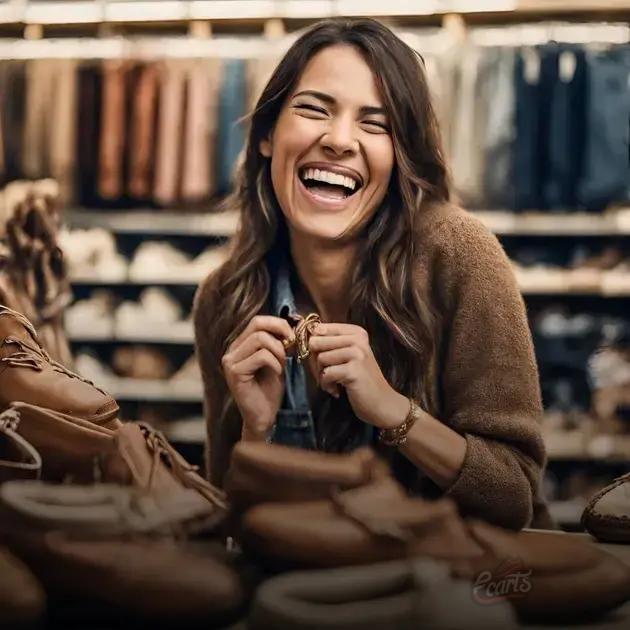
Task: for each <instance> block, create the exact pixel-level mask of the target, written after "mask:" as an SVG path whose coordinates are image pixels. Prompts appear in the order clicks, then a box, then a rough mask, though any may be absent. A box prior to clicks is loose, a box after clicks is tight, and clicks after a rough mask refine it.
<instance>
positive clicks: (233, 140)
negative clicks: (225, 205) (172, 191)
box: [217, 59, 247, 194]
mask: <svg viewBox="0 0 630 630" xmlns="http://www.w3.org/2000/svg"><path fill="white" fill-rule="evenodd" d="M246 106H247V85H246V64H245V61H243V60H242V59H229V60H228V61H226V63H225V66H224V68H223V84H222V86H221V93H220V96H219V130H218V147H217V162H218V164H217V168H218V172H217V192H218V193H219V194H226V193H228V192H229V191H230V190H231V188H232V176H233V174H234V167H235V165H236V162H237V160H238V156H239V153H240V152H241V150H242V149H243V146H244V144H245V130H244V128H243V125H242V124H240V123H238V120H239V119H240V118H241V117H242V116H244V115H245V114H246Z"/></svg>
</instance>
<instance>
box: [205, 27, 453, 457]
mask: <svg viewBox="0 0 630 630" xmlns="http://www.w3.org/2000/svg"><path fill="white" fill-rule="evenodd" d="M337 44H347V45H350V46H353V47H354V48H355V49H356V50H358V51H359V52H360V53H361V54H362V55H363V57H364V59H365V60H366V62H367V64H368V65H369V67H370V68H371V69H372V71H373V73H374V76H375V79H376V81H377V85H378V87H379V90H380V93H381V97H382V99H383V102H384V106H385V108H386V111H387V114H388V118H389V121H390V126H391V133H392V139H393V144H394V151H395V166H394V172H393V173H392V177H391V179H390V185H389V189H388V191H387V194H386V196H385V198H384V200H383V203H382V204H381V206H380V207H379V209H378V210H377V211H376V212H375V214H374V216H373V217H372V218H371V220H370V222H369V223H368V225H367V226H366V228H365V229H364V233H363V234H362V235H361V243H360V250H359V259H358V260H359V262H358V265H357V268H356V271H355V274H354V278H353V282H352V295H351V307H350V321H351V322H353V323H355V324H358V325H360V326H363V327H365V328H366V329H367V331H368V333H369V334H370V339H371V342H372V346H373V349H374V352H375V356H376V358H377V360H378V362H379V365H380V367H381V369H382V371H383V374H384V375H385V377H386V378H387V380H388V382H389V383H390V384H391V385H392V387H394V388H395V389H396V390H397V391H399V392H401V393H404V394H405V395H408V396H414V397H415V398H417V399H418V400H420V401H422V402H423V403H424V405H425V406H426V408H428V409H434V407H435V404H436V387H437V385H436V374H435V365H436V360H435V359H436V356H435V355H436V352H437V344H438V326H437V324H436V320H435V317H434V315H433V313H432V312H431V309H430V308H429V306H428V303H427V299H426V298H425V296H424V295H423V290H422V287H420V286H418V283H417V282H416V281H415V280H414V278H413V268H414V259H415V258H416V257H417V255H418V252H417V251H416V247H417V246H416V239H415V238H414V225H415V218H416V216H417V215H418V213H420V212H422V211H423V206H424V204H425V203H431V202H433V203H445V202H447V201H448V200H449V197H450V192H449V176H448V172H447V168H446V165H445V161H444V156H443V151H442V148H441V140H440V134H439V129H438V124H437V120H436V116H435V113H434V110H433V107H432V104H431V98H430V94H429V88H428V85H427V81H426V78H425V74H424V71H423V63H422V58H421V57H420V55H419V54H418V53H416V52H415V51H414V50H412V49H411V48H410V47H409V46H408V45H407V44H405V43H404V42H403V41H402V40H401V39H399V38H398V37H396V35H394V33H393V32H392V31H391V30H389V29H388V28H387V27H386V26H384V25H382V24H380V23H379V22H377V21H375V20H371V19H338V20H326V21H323V22H319V23H317V24H316V25H314V26H313V27H312V28H310V29H309V30H308V31H307V32H305V33H304V34H303V35H302V36H301V37H300V38H299V39H298V40H297V41H296V42H295V43H294V44H293V45H292V46H291V48H290V50H289V51H288V52H287V53H286V55H285V56H284V58H283V59H282V60H281V61H280V63H279V65H278V66H277V68H276V69H275V72H274V73H273V75H272V77H271V79H270V80H269V82H268V83H267V85H266V87H265V89H264V91H263V92H262V94H261V96H260V98H259V100H258V102H257V104H256V107H255V109H254V111H253V113H252V114H251V117H250V127H249V134H248V139H247V145H246V148H245V155H244V160H243V162H242V164H241V166H240V168H239V170H238V172H237V175H236V185H235V190H234V193H233V195H232V196H231V197H230V199H229V200H228V206H230V207H231V208H232V209H238V210H239V212H240V216H241V221H240V226H239V229H238V232H237V234H236V236H235V237H234V239H233V241H232V245H231V252H230V256H229V259H228V260H227V262H226V263H225V264H224V265H223V266H222V267H221V268H220V269H219V270H218V271H216V272H215V273H214V274H213V275H212V276H211V278H210V279H209V280H208V281H207V283H206V289H205V290H206V291H207V290H211V291H212V298H211V300H204V306H203V307H204V309H206V310H207V309H210V310H212V313H208V312H204V313H200V312H198V311H199V309H200V307H199V305H198V307H199V308H197V309H196V319H197V322H198V323H199V322H204V325H208V324H210V323H211V325H212V331H211V332H208V334H207V335H204V337H205V339H206V340H207V344H205V346H206V347H204V348H203V352H204V353H210V357H211V359H210V360H208V361H207V362H206V361H204V358H203V357H200V360H201V363H202V369H203V371H204V380H205V381H206V392H207V395H208V396H209V397H210V398H211V400H210V403H211V408H210V409H207V413H209V414H210V415H211V417H212V418H213V422H214V421H216V420H217V416H216V414H219V415H222V414H224V413H225V412H226V410H227V409H228V407H229V406H230V405H231V404H232V401H231V398H230V395H229V390H228V389H227V386H226V384H225V380H224V377H223V374H222V371H221V360H220V359H221V356H222V355H223V354H224V353H225V351H226V349H227V347H228V346H229V344H230V343H231V342H232V341H233V340H234V339H235V338H236V336H238V334H240V332H241V331H242V330H243V329H244V327H245V326H246V325H247V323H248V322H249V321H250V320H251V318H252V317H254V316H255V315H257V314H259V313H261V312H264V311H265V309H266V308H267V304H268V297H269V291H270V273H269V266H270V264H273V261H274V260H276V259H277V257H278V254H279V253H280V252H281V251H284V252H288V242H287V228H286V224H285V221H284V217H283V214H282V212H281V210H280V208H279V206H278V203H277V200H276V197H275V194H274V190H273V185H272V182H271V175H270V160H269V159H268V158H265V157H263V156H262V155H261V153H260V151H259V146H260V142H261V140H263V139H264V138H267V137H268V136H269V134H270V132H271V131H272V129H273V127H274V125H275V122H276V120H277V119H278V116H279V114H280V111H281V109H282V107H283V104H284V102H285V100H286V99H287V97H288V96H289V95H290V94H291V93H292V91H293V89H294V87H295V85H296V84H297V81H298V80H299V77H300V74H301V72H302V71H303V70H304V68H305V67H306V65H307V63H308V61H309V60H310V59H311V58H312V57H313V56H314V55H315V54H316V53H317V52H318V51H320V50H322V49H323V48H325V47H328V46H332V45H337ZM210 287H211V289H210ZM210 302H211V304H210ZM208 346H209V347H208ZM332 448H335V445H332Z"/></svg>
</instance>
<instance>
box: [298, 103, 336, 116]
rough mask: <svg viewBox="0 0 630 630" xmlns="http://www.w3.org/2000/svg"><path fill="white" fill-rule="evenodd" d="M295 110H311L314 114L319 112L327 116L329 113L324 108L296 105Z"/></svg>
mask: <svg viewBox="0 0 630 630" xmlns="http://www.w3.org/2000/svg"><path fill="white" fill-rule="evenodd" d="M294 107H295V109H310V110H311V111H313V112H317V113H319V114H327V113H328V112H327V111H326V110H325V109H324V108H323V107H317V106H316V105H306V104H302V105H295V106H294Z"/></svg>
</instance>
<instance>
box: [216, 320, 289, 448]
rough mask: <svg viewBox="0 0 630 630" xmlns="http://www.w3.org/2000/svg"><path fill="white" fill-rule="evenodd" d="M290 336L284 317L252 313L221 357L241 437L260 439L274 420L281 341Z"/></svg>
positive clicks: (278, 396)
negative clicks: (236, 408)
mask: <svg viewBox="0 0 630 630" xmlns="http://www.w3.org/2000/svg"><path fill="white" fill-rule="evenodd" d="M293 337H294V334H293V329H292V328H291V326H290V325H289V323H288V322H287V321H286V320H284V319H282V318H280V317H273V316H271V315H256V317H254V318H253V319H252V320H251V321H250V322H249V324H248V325H247V327H246V328H245V330H244V331H243V332H242V333H241V334H240V335H239V336H238V337H237V338H236V339H235V340H234V341H233V342H232V343H231V344H230V347H229V348H228V349H227V352H226V353H225V354H224V355H223V358H222V359H221V365H222V367H223V373H224V374H225V379H226V381H227V384H228V387H229V389H230V392H231V393H232V396H233V397H234V401H235V403H236V405H237V407H238V409H239V411H240V413H241V417H242V419H243V430H242V435H243V437H244V438H245V439H264V438H265V437H266V436H267V435H268V434H269V431H270V430H271V428H272V427H273V425H274V423H275V421H276V415H277V413H278V410H279V409H280V405H281V404H282V397H283V395H284V364H285V361H286V352H285V348H284V345H283V344H282V341H281V340H283V339H293Z"/></svg>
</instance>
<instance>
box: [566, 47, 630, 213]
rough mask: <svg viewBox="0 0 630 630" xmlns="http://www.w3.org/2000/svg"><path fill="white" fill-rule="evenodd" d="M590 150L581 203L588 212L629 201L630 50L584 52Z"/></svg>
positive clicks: (587, 142) (581, 188) (588, 151)
mask: <svg viewBox="0 0 630 630" xmlns="http://www.w3.org/2000/svg"><path fill="white" fill-rule="evenodd" d="M586 72H587V78H586V81H587V91H586V101H587V102H586V119H587V124H586V127H585V129H586V146H585V159H584V172H583V177H582V181H581V182H580V185H579V188H578V193H579V201H580V203H581V204H582V205H583V206H584V207H585V208H589V209H601V208H605V207H606V206H607V205H608V204H609V203H611V202H614V201H619V202H627V201H629V200H630V166H629V159H630V155H629V149H628V145H629V131H630V130H629V125H630V47H628V46H619V47H615V48H612V49H610V50H607V51H605V52H595V51H587V53H586Z"/></svg>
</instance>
